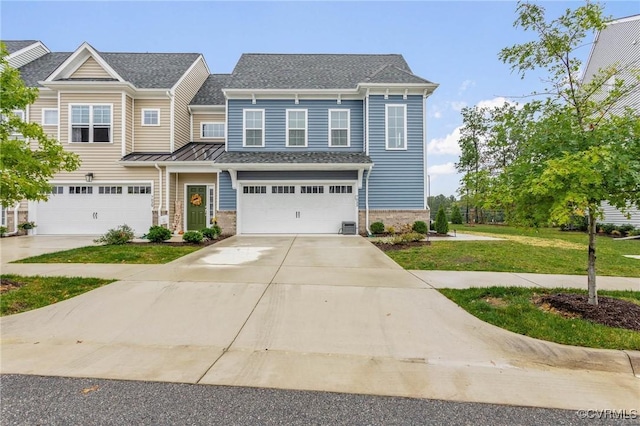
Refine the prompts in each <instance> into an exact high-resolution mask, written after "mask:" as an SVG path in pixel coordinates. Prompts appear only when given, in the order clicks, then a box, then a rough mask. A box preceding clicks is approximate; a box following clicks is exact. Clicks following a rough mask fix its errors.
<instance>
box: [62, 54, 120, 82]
mask: <svg viewBox="0 0 640 426" xmlns="http://www.w3.org/2000/svg"><path fill="white" fill-rule="evenodd" d="M70 78H112V76H111V75H109V73H108V72H106V71H105V70H104V68H102V66H100V64H99V63H98V62H97V61H96V60H95V59H93V58H92V57H89V58H87V60H86V61H84V63H83V64H82V65H80V67H79V68H78V69H77V70H75V72H74V73H73V74H71V77H70Z"/></svg>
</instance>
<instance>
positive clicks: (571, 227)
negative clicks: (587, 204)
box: [560, 215, 589, 232]
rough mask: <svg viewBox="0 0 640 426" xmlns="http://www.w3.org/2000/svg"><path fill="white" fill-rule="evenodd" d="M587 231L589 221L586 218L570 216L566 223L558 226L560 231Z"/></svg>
mask: <svg viewBox="0 0 640 426" xmlns="http://www.w3.org/2000/svg"><path fill="white" fill-rule="evenodd" d="M588 229H589V220H588V219H587V217H586V216H578V215H574V216H571V218H570V219H569V221H568V222H567V223H563V224H561V225H560V230H561V231H581V232H586V231H587V230H588Z"/></svg>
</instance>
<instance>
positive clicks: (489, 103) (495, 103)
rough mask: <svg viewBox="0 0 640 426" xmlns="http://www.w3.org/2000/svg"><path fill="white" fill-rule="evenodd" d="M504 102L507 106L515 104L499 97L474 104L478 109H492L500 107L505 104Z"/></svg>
mask: <svg viewBox="0 0 640 426" xmlns="http://www.w3.org/2000/svg"><path fill="white" fill-rule="evenodd" d="M505 102H506V103H508V104H515V102H512V101H510V100H509V99H507V98H505V97H502V96H499V97H497V98H493V99H486V100H484V101H480V102H478V103H477V104H476V106H477V107H478V108H494V107H501V106H502V105H504V104H505Z"/></svg>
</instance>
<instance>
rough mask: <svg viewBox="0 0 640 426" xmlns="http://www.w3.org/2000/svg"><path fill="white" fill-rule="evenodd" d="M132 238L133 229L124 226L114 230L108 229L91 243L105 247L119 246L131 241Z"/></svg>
mask: <svg viewBox="0 0 640 426" xmlns="http://www.w3.org/2000/svg"><path fill="white" fill-rule="evenodd" d="M133 237H134V234H133V229H131V227H130V226H129V225H126V224H125V225H120V226H118V227H117V228H114V229H109V230H108V231H107V233H106V234H104V235H102V236H100V237H99V238H96V239H95V240H93V242H94V243H98V244H106V245H120V244H126V243H128V242H129V241H131V240H133Z"/></svg>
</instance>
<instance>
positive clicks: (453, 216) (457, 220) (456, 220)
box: [451, 204, 462, 225]
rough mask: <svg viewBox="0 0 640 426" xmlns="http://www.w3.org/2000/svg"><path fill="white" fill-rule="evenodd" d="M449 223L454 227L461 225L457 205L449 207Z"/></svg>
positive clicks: (460, 215)
mask: <svg viewBox="0 0 640 426" xmlns="http://www.w3.org/2000/svg"><path fill="white" fill-rule="evenodd" d="M451 223H453V224H455V225H461V224H462V213H461V212H460V207H459V206H458V205H457V204H454V205H453V207H451Z"/></svg>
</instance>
